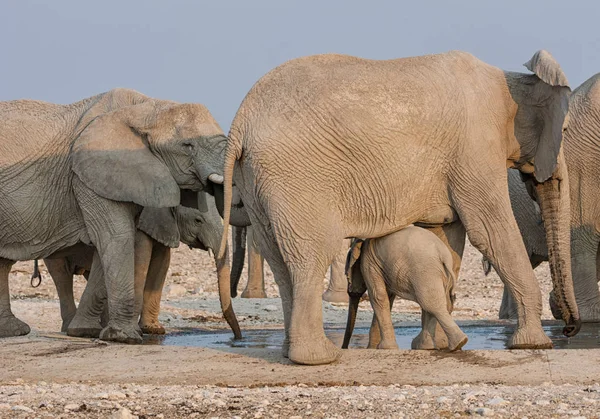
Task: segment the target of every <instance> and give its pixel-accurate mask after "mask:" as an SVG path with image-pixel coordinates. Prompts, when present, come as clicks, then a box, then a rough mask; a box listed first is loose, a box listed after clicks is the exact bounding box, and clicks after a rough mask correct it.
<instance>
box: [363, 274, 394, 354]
mask: <svg viewBox="0 0 600 419" xmlns="http://www.w3.org/2000/svg"><path fill="white" fill-rule="evenodd" d="M363 263H364V262H363ZM362 269H363V273H364V277H365V282H366V284H367V290H368V291H369V301H370V302H371V307H373V312H374V316H375V318H376V319H377V324H378V325H379V333H380V334H381V341H380V342H379V343H378V344H377V349H398V343H397V342H396V334H395V333H394V326H393V324H392V315H391V311H392V308H391V305H390V298H389V295H388V292H387V289H386V286H385V279H384V277H383V272H381V269H380V268H379V267H377V266H373V265H372V264H367V265H363V268H362ZM364 269H366V270H367V272H364ZM370 340H371V339H369V341H370ZM373 345H374V342H369V347H372V346H373Z"/></svg>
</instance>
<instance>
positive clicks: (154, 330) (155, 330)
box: [140, 322, 166, 335]
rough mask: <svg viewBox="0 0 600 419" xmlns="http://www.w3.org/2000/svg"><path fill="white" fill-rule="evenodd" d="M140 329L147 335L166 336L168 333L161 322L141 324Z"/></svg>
mask: <svg viewBox="0 0 600 419" xmlns="http://www.w3.org/2000/svg"><path fill="white" fill-rule="evenodd" d="M140 328H141V329H142V333H144V334H145V335H164V334H165V333H166V330H165V328H164V326H163V325H162V324H160V323H159V322H152V323H147V324H143V323H140Z"/></svg>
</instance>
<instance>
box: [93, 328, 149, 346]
mask: <svg viewBox="0 0 600 419" xmlns="http://www.w3.org/2000/svg"><path fill="white" fill-rule="evenodd" d="M100 339H101V340H106V341H110V342H119V343H127V344H130V345H135V344H140V343H142V331H141V329H140V328H139V327H138V326H137V325H135V326H125V327H119V326H114V325H111V324H110V323H109V325H108V326H106V327H105V328H104V329H102V331H101V332H100Z"/></svg>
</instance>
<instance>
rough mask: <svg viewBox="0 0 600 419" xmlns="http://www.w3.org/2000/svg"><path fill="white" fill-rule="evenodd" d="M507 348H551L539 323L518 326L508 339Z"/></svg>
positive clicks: (548, 339) (549, 341)
mask: <svg viewBox="0 0 600 419" xmlns="http://www.w3.org/2000/svg"><path fill="white" fill-rule="evenodd" d="M508 348H509V349H552V341H551V340H550V338H549V337H548V336H546V334H545V333H544V330H543V329H542V326H541V324H536V325H528V326H522V327H519V328H518V329H517V330H516V331H515V333H514V334H513V335H512V336H511V337H510V339H509V341H508Z"/></svg>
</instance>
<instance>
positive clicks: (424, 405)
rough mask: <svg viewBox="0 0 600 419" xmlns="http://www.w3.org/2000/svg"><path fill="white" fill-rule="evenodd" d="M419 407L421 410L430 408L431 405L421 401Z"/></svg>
mask: <svg viewBox="0 0 600 419" xmlns="http://www.w3.org/2000/svg"><path fill="white" fill-rule="evenodd" d="M419 409H421V410H429V405H428V404H427V403H421V404H420V405H419Z"/></svg>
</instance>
